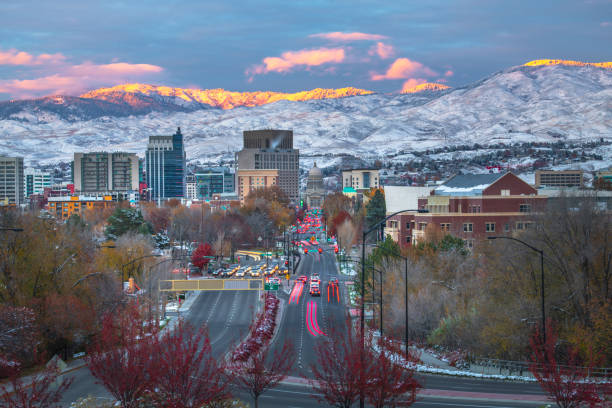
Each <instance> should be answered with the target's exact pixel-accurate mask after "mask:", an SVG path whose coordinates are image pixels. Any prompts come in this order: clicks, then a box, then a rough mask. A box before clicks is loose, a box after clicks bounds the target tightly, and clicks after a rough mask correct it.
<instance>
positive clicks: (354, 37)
mask: <svg viewBox="0 0 612 408" xmlns="http://www.w3.org/2000/svg"><path fill="white" fill-rule="evenodd" d="M309 37H311V38H324V39H326V40H331V41H344V42H350V41H379V40H385V39H387V38H388V37H387V36H384V35H380V34H368V33H360V32H352V33H343V32H340V31H334V32H331V33H319V34H311V35H309Z"/></svg>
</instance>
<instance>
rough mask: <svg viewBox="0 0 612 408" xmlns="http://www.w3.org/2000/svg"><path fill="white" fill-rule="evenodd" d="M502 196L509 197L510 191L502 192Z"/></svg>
mask: <svg viewBox="0 0 612 408" xmlns="http://www.w3.org/2000/svg"><path fill="white" fill-rule="evenodd" d="M501 195H503V196H509V195H510V190H502V191H501Z"/></svg>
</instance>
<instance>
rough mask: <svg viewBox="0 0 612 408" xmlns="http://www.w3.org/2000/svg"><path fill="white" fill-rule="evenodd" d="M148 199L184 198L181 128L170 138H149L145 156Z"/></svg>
mask: <svg viewBox="0 0 612 408" xmlns="http://www.w3.org/2000/svg"><path fill="white" fill-rule="evenodd" d="M145 160H146V175H147V179H146V182H147V186H148V188H149V192H150V199H151V200H155V201H157V202H158V203H159V202H160V201H162V200H168V199H170V198H185V197H186V191H185V178H186V171H185V170H186V167H187V163H186V161H187V160H186V155H185V146H184V144H183V134H182V133H181V128H178V129H177V130H176V133H175V134H173V135H172V136H150V137H149V145H148V148H147V151H146V154H145Z"/></svg>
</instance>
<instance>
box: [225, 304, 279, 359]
mask: <svg viewBox="0 0 612 408" xmlns="http://www.w3.org/2000/svg"><path fill="white" fill-rule="evenodd" d="M279 303H280V301H279V300H278V298H277V297H276V296H274V295H271V294H267V295H266V299H265V304H264V310H263V312H262V313H260V314H259V316H257V320H256V321H255V324H254V325H252V326H251V330H250V333H249V336H248V337H247V339H246V340H245V341H243V342H242V343H241V344H240V345H239V346H238V347H236V349H235V350H234V352H233V354H232V362H234V363H235V362H245V361H247V359H248V358H249V357H250V356H251V355H253V354H256V353H258V352H259V349H260V348H261V347H262V346H264V345H266V344H267V343H268V342H269V341H270V339H272V336H273V335H274V328H275V327H276V314H277V312H278V305H279Z"/></svg>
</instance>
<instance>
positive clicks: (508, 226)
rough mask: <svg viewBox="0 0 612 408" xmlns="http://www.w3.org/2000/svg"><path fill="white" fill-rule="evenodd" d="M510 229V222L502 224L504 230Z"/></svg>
mask: <svg viewBox="0 0 612 408" xmlns="http://www.w3.org/2000/svg"><path fill="white" fill-rule="evenodd" d="M509 231H510V224H504V232H509Z"/></svg>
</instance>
